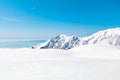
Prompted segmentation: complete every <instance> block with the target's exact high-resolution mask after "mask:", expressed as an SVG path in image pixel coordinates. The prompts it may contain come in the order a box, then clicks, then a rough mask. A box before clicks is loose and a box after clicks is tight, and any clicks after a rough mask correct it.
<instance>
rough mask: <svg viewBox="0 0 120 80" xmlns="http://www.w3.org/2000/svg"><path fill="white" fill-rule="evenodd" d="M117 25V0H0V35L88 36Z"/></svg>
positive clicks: (119, 13) (119, 8) (119, 20)
mask: <svg viewBox="0 0 120 80" xmlns="http://www.w3.org/2000/svg"><path fill="white" fill-rule="evenodd" d="M119 26H120V0H0V39H48V38H51V37H53V36H56V35H58V34H67V35H77V36H88V35H91V34H93V33H94V32H96V31H99V30H103V29H107V28H114V27H119Z"/></svg>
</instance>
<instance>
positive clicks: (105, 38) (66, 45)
mask: <svg viewBox="0 0 120 80" xmlns="http://www.w3.org/2000/svg"><path fill="white" fill-rule="evenodd" d="M91 44H92V45H93V44H104V45H112V46H116V47H120V28H113V29H107V30H103V31H99V32H97V33H95V34H93V35H91V36H88V37H82V38H79V37H77V36H67V35H58V36H56V37H55V38H52V39H50V40H49V41H47V42H46V43H45V44H43V45H41V44H40V45H37V46H35V48H39V49H71V48H73V47H76V46H81V45H91Z"/></svg>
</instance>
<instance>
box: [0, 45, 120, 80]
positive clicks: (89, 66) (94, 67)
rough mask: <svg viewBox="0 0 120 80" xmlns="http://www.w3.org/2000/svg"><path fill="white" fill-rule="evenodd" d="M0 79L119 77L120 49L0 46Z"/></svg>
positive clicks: (111, 79)
mask: <svg viewBox="0 0 120 80" xmlns="http://www.w3.org/2000/svg"><path fill="white" fill-rule="evenodd" d="M0 80H120V50H119V49H117V48H113V47H112V46H105V47H102V46H98V45H94V46H93V45H92V46H79V47H76V48H73V49H70V50H55V49H29V48H23V49H22V48H20V49H19V48H18V49H0Z"/></svg>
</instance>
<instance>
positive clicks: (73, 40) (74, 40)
mask: <svg viewBox="0 0 120 80" xmlns="http://www.w3.org/2000/svg"><path fill="white" fill-rule="evenodd" d="M79 42H80V40H79V38H78V37H77V36H74V35H73V36H67V35H58V36H56V37H54V38H52V39H50V40H49V41H48V42H47V43H46V44H45V45H43V46H41V47H39V48H41V49H48V48H50V49H71V48H73V47H75V46H76V45H79Z"/></svg>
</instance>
